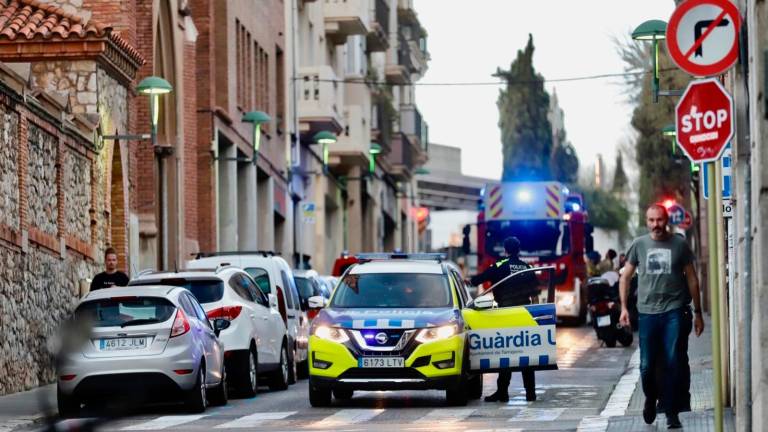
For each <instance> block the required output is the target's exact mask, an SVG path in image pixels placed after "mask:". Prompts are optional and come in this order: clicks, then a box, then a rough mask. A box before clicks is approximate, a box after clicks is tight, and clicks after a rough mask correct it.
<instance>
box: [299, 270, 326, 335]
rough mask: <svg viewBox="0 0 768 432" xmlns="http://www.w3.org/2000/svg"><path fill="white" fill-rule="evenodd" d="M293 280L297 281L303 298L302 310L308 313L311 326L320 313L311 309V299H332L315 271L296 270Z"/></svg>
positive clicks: (300, 295)
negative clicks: (316, 297)
mask: <svg viewBox="0 0 768 432" xmlns="http://www.w3.org/2000/svg"><path fill="white" fill-rule="evenodd" d="M293 279H294V280H295V281H296V288H297V289H298V291H299V297H300V298H301V309H302V310H303V311H305V312H306V313H307V318H308V319H309V322H310V324H311V323H312V319H313V318H314V317H315V316H316V315H317V313H318V312H319V310H318V309H310V308H309V303H308V300H309V298H310V297H315V296H320V297H323V298H325V299H328V298H330V292H329V291H328V287H327V285H326V283H325V281H323V280H322V279H321V278H320V275H318V274H317V272H316V271H314V270H294V271H293Z"/></svg>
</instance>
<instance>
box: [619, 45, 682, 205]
mask: <svg viewBox="0 0 768 432" xmlns="http://www.w3.org/2000/svg"><path fill="white" fill-rule="evenodd" d="M617 44H618V46H617V51H618V53H619V55H620V56H621V57H622V59H623V60H624V63H625V71H627V72H643V71H646V72H647V71H651V67H652V66H651V65H652V63H651V44H650V43H643V42H637V41H633V40H631V39H626V40H624V41H617ZM659 70H660V73H659V81H660V82H659V87H660V88H661V89H665V90H666V89H684V88H685V86H686V85H687V84H688V81H689V78H690V77H689V76H688V75H686V74H685V73H684V72H682V71H680V70H679V69H678V68H677V67H676V66H675V65H674V63H673V62H672V60H671V59H670V58H669V56H668V55H667V54H666V49H665V47H664V46H663V42H660V46H659ZM652 79H653V76H652V74H650V73H645V74H642V75H636V76H635V77H633V78H630V79H628V80H627V82H626V88H627V94H628V96H629V100H630V102H632V103H634V104H635V105H636V106H635V110H634V112H633V114H632V127H634V129H635V130H636V131H637V132H638V134H637V139H636V142H635V155H636V157H637V165H638V167H639V168H640V176H639V178H640V185H639V202H638V205H639V211H640V214H643V212H644V211H645V209H646V208H647V207H648V205H650V204H651V203H654V202H657V201H659V200H661V199H663V198H667V197H674V198H675V199H677V200H678V201H679V202H682V203H684V206H686V207H689V206H688V205H687V204H688V201H689V199H688V198H689V195H690V194H689V184H690V170H689V165H688V163H687V162H686V161H685V160H683V159H682V158H680V157H677V156H675V155H674V154H673V153H672V143H671V142H670V138H669V137H665V136H663V135H662V132H661V130H662V128H663V127H664V126H666V125H668V124H671V123H674V121H675V105H676V104H677V101H678V98H676V97H668V96H660V97H659V102H658V103H654V102H653V96H652V93H651V88H652Z"/></svg>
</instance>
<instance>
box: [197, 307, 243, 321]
mask: <svg viewBox="0 0 768 432" xmlns="http://www.w3.org/2000/svg"><path fill="white" fill-rule="evenodd" d="M242 310H243V307H242V306H224V307H220V308H216V309H212V310H210V311H208V312H206V314H205V315H207V316H208V319H211V320H212V319H216V318H222V319H225V320H229V321H233V320H234V319H235V318H237V317H238V316H239V315H240V312H241V311H242Z"/></svg>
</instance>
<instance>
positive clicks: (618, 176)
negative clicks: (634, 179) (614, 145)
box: [611, 152, 629, 194]
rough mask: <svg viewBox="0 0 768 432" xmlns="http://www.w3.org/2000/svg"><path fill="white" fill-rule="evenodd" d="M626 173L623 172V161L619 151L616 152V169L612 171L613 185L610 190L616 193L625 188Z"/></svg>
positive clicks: (626, 183) (626, 184) (626, 182)
mask: <svg viewBox="0 0 768 432" xmlns="http://www.w3.org/2000/svg"><path fill="white" fill-rule="evenodd" d="M628 183H629V182H628V181H627V173H625V172H624V162H623V161H622V157H621V152H618V153H617V154H616V169H615V170H614V171H613V186H612V188H611V192H613V193H615V194H618V193H622V192H624V191H626V190H627V186H628Z"/></svg>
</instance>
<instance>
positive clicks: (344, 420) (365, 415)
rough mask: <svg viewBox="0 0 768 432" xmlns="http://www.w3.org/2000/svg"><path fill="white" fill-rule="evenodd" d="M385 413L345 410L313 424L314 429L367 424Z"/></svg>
mask: <svg viewBox="0 0 768 432" xmlns="http://www.w3.org/2000/svg"><path fill="white" fill-rule="evenodd" d="M383 412H384V409H383V408H379V409H344V410H341V411H339V412H337V413H335V414H333V415H331V416H328V417H326V418H324V419H322V420H320V421H317V422H315V423H313V424H312V427H324V428H327V427H334V426H343V425H348V424H355V423H362V422H366V421H368V420H370V419H372V418H374V417H376V416H377V415H379V414H381V413H383Z"/></svg>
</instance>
